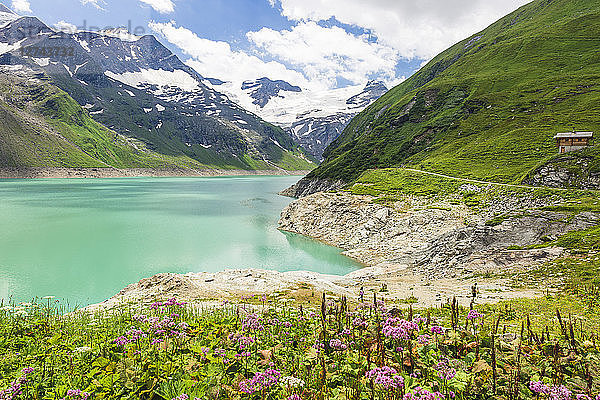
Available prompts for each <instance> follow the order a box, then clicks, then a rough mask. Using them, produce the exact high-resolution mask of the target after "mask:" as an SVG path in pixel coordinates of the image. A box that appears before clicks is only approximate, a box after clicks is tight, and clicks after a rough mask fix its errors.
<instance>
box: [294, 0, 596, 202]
mask: <svg viewBox="0 0 600 400" xmlns="http://www.w3.org/2000/svg"><path fill="white" fill-rule="evenodd" d="M599 18H600V4H599V3H597V2H589V1H586V0H536V1H533V2H531V3H530V4H527V5H526V6H523V7H521V8H520V9H518V10H517V11H515V12H513V13H511V14H509V15H507V16H506V17H504V18H502V19H500V20H499V21H497V22H496V23H494V24H492V25H491V26H490V27H488V28H487V29H485V30H483V31H481V32H479V33H477V34H475V35H473V36H471V37H469V38H467V39H465V40H463V41H462V42H459V43H457V44H456V45H454V46H452V47H451V48H449V49H448V50H446V51H444V52H442V53H441V54H440V55H438V56H437V57H435V58H434V59H433V60H432V61H431V62H429V63H428V64H427V65H426V66H424V67H423V68H421V70H420V71H418V72H417V73H416V74H415V75H413V76H412V77H410V78H409V79H408V80H406V81H405V82H403V83H401V84H400V85H398V86H397V87H395V88H394V89H392V90H390V91H389V92H388V93H386V94H385V95H384V96H382V97H381V98H380V99H379V100H378V101H376V102H375V103H374V104H372V105H371V106H369V107H368V108H367V109H366V110H365V111H363V112H362V113H360V114H359V115H358V116H357V117H356V118H354V119H353V120H352V122H351V123H350V124H349V126H348V127H347V128H346V129H345V130H344V132H343V134H342V135H341V136H340V137H339V138H338V139H337V140H336V141H334V142H333V144H332V145H331V146H329V148H328V149H327V150H326V151H325V154H324V156H325V161H324V162H323V164H322V165H321V166H320V167H319V168H317V169H316V170H314V171H313V172H312V173H311V174H310V175H309V177H308V178H307V180H306V181H304V183H303V184H301V185H300V187H299V188H297V190H296V195H302V194H306V193H310V192H311V190H310V188H308V186H306V185H308V181H309V180H315V179H320V180H321V181H322V184H321V185H320V186H321V187H322V186H326V185H327V184H331V183H334V182H338V181H340V180H341V181H343V182H352V181H353V180H355V179H356V178H357V177H358V176H360V174H361V173H362V172H363V171H365V170H367V169H370V168H382V167H390V166H400V165H408V166H412V167H415V168H418V169H423V170H426V171H433V172H440V173H444V174H448V175H452V176H462V177H470V178H476V179H481V180H489V181H496V182H520V181H521V180H522V179H524V177H525V176H526V175H528V173H529V172H530V171H532V170H533V169H535V168H538V167H539V166H540V164H542V163H544V162H548V161H551V160H552V162H553V165H556V163H557V162H558V161H556V160H555V157H556V156H557V150H556V147H555V141H554V139H553V136H554V135H555V134H556V133H557V132H560V131H570V130H572V129H573V127H575V128H576V129H578V130H586V131H587V130H589V131H595V132H599V128H600V123H599V120H598V118H597V115H598V114H599V113H600V101H598V100H599V99H600V92H599V83H600V62H599V61H600V58H599V57H600V55H599V53H598V51H597V49H598V45H599V44H600V24H598V23H597V22H598V19H599ZM303 186H306V187H303ZM313 186H314V184H313ZM307 188H308V189H307Z"/></svg>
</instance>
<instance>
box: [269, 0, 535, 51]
mask: <svg viewBox="0 0 600 400" xmlns="http://www.w3.org/2000/svg"><path fill="white" fill-rule="evenodd" d="M277 1H279V2H280V4H281V8H282V14H283V15H284V16H286V17H287V18H289V19H290V20H294V21H308V20H313V21H321V20H328V19H330V18H331V17H334V18H335V19H337V20H338V21H340V22H342V23H345V24H350V25H356V26H360V27H362V28H366V29H370V30H372V31H373V33H375V34H376V35H377V36H378V37H379V40H380V42H381V43H385V44H387V45H389V46H391V47H393V48H395V49H396V50H398V51H399V52H400V54H401V55H402V56H403V57H405V58H413V57H417V58H423V59H427V58H432V57H433V56H435V55H436V54H438V53H439V52H441V51H443V50H444V49H446V48H447V47H449V46H450V45H452V44H454V43H456V42H458V41H460V40H462V39H464V38H466V37H468V36H470V35H472V34H473V33H476V32H477V31H479V30H481V29H483V28H485V27H486V26H487V25H489V24H491V23H492V22H494V21H495V20H497V19H499V18H500V17H502V16H504V15H506V14H508V13H509V12H511V11H513V10H515V9H516V8H517V7H519V6H522V5H524V4H526V3H528V2H530V1H531V0H502V1H489V0H420V1H414V0H369V1H365V0H277Z"/></svg>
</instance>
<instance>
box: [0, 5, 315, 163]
mask: <svg viewBox="0 0 600 400" xmlns="http://www.w3.org/2000/svg"><path fill="white" fill-rule="evenodd" d="M0 13H1V14H0V21H4V20H6V21H7V22H6V23H5V25H4V26H2V27H1V28H0V65H13V66H14V65H21V66H24V67H26V68H29V69H31V70H32V71H33V72H35V73H39V74H40V75H42V76H44V77H46V78H47V79H48V80H49V81H50V82H51V83H52V84H53V85H56V86H58V87H59V88H60V89H62V90H64V91H65V92H67V93H68V94H69V95H70V96H71V97H72V98H73V99H75V100H76V101H77V102H78V103H79V104H80V105H81V106H82V107H83V108H84V109H86V110H87V112H88V113H89V114H90V115H91V116H92V117H93V118H94V119H95V120H96V121H98V122H100V123H101V124H103V125H105V126H107V127H109V128H110V129H112V130H114V131H115V132H117V133H118V134H119V135H122V136H125V137H131V138H135V139H136V140H140V141H142V142H144V143H145V144H146V146H147V147H148V148H150V149H152V150H153V151H158V152H162V153H163V154H169V155H178V154H181V155H182V156H187V157H191V158H192V159H194V160H197V161H200V162H201V163H205V164H206V165H210V166H213V165H216V166H221V167H227V168H251V169H256V168H259V169H272V168H279V167H282V166H283V167H285V168H289V167H290V165H294V166H295V167H298V168H300V167H302V168H304V169H306V168H308V167H310V162H309V161H307V159H306V158H305V156H304V154H303V152H302V151H301V150H300V148H299V146H298V145H297V144H296V143H295V142H294V141H293V140H292V139H291V138H290V137H289V135H288V134H286V132H284V131H283V130H281V129H279V128H277V127H274V126H272V125H271V124H268V123H265V122H264V121H263V120H261V119H260V118H259V117H257V116H256V115H254V114H252V113H250V112H248V111H246V110H245V109H243V108H241V107H240V106H239V105H237V104H235V103H234V102H233V101H231V100H230V99H229V98H228V97H227V96H226V95H224V94H222V93H220V92H219V91H217V90H215V89H213V88H211V87H209V86H207V85H211V82H212V83H213V84H218V83H220V82H219V81H216V80H205V79H204V78H203V77H202V76H200V75H199V74H198V73H197V72H196V71H195V70H193V69H192V68H190V67H189V66H187V65H185V64H184V63H183V62H182V61H181V60H180V59H179V58H178V57H177V56H176V55H175V54H173V53H172V52H171V51H170V50H168V49H167V48H166V47H164V46H163V45H162V44H161V43H160V42H159V41H158V40H156V38H155V37H154V36H150V35H146V36H143V37H137V36H133V35H131V34H129V33H128V32H127V30H125V29H123V28H119V29H115V30H110V31H102V32H75V33H69V32H61V31H55V30H53V29H51V28H49V27H48V26H47V25H45V24H44V23H43V22H41V21H40V20H39V19H37V18H35V17H23V18H21V17H19V16H16V15H15V14H14V13H12V12H10V10H9V9H8V8H6V7H4V6H1V5H0ZM4 14H6V16H4ZM1 18H4V19H1ZM205 82H206V83H205ZM292 168H294V167H292Z"/></svg>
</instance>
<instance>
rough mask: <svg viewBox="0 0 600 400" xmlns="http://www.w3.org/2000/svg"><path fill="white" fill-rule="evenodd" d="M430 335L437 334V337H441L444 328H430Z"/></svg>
mask: <svg viewBox="0 0 600 400" xmlns="http://www.w3.org/2000/svg"><path fill="white" fill-rule="evenodd" d="M431 333H433V334H438V335H443V334H444V328H443V327H441V326H437V325H434V326H432V327H431Z"/></svg>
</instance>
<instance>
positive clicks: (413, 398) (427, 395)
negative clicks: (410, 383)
mask: <svg viewBox="0 0 600 400" xmlns="http://www.w3.org/2000/svg"><path fill="white" fill-rule="evenodd" d="M444 398H445V396H444V395H443V394H441V393H440V392H430V391H429V390H427V389H423V388H421V387H416V388H415V389H414V390H413V392H412V393H406V394H405V395H404V397H403V399H402V400H444Z"/></svg>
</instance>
